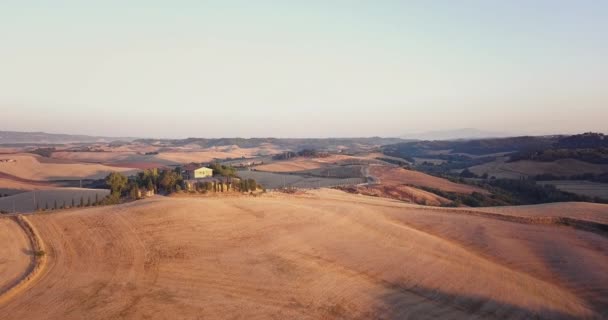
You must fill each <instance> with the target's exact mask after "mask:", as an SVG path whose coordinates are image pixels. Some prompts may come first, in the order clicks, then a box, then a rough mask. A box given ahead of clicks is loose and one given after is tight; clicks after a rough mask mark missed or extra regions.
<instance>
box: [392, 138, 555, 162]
mask: <svg viewBox="0 0 608 320" xmlns="http://www.w3.org/2000/svg"><path fill="white" fill-rule="evenodd" d="M556 141H557V138H556V137H533V136H524V137H511V138H492V139H477V140H454V141H412V142H402V143H397V144H392V145H385V146H383V147H382V151H383V152H384V154H386V155H389V156H394V157H400V158H403V157H426V158H433V159H441V156H442V154H440V153H438V152H441V151H444V154H443V155H444V156H445V155H447V153H449V154H451V155H453V154H455V153H463V154H472V155H484V154H493V153H503V152H515V151H520V150H538V149H544V148H546V147H550V146H552V145H553V143H555V142H556Z"/></svg>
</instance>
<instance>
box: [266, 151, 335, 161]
mask: <svg viewBox="0 0 608 320" xmlns="http://www.w3.org/2000/svg"><path fill="white" fill-rule="evenodd" d="M296 157H307V158H324V157H329V152H325V151H319V150H316V149H302V150H300V151H298V152H293V151H285V152H283V153H280V154H277V155H274V156H273V157H272V159H274V160H287V159H291V158H296Z"/></svg>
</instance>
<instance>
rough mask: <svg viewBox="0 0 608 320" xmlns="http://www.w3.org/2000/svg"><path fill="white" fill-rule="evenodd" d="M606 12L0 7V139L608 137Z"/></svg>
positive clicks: (534, 4) (541, 6) (537, 6)
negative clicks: (478, 133)
mask: <svg viewBox="0 0 608 320" xmlns="http://www.w3.org/2000/svg"><path fill="white" fill-rule="evenodd" d="M607 57H608V1H599V0H598V1H585V0H581V1H560V0H552V1H544V0H537V1H520V0H512V1H492V0H486V1H471V0H462V1H451V0H450V1H447V0H446V1H382V0H376V1H371V0H370V1H356V0H351V1H340V0H334V1H327V0H326V1H314V0H309V1H287V0H284V1H263V0H259V1H230V0H223V1H203V0H198V1H180V0H174V1H154V0H147V1H139V0H131V1H115V0H106V1H85V0H79V1H65V0H47V1H13V0H0V130H15V131H45V132H53V133H78V134H89V135H106V136H134V137H165V138H184V137H235V136H239V137H269V136H273V137H354V136H357V137H359V136H400V135H403V134H405V133H412V132H425V131H437V130H449V129H456V128H478V129H481V130H488V131H499V132H513V133H526V134H546V133H575V132H585V131H600V132H608V86H607V84H608V58H607Z"/></svg>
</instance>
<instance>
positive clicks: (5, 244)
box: [0, 217, 31, 301]
mask: <svg viewBox="0 0 608 320" xmlns="http://www.w3.org/2000/svg"><path fill="white" fill-rule="evenodd" d="M0 244H2V245H0V297H2V294H4V293H6V291H7V290H8V289H9V288H11V287H13V286H14V285H15V284H16V283H18V282H19V280H21V278H22V277H23V276H24V275H25V274H26V273H27V272H28V271H29V268H30V262H31V256H30V255H31V252H30V251H31V245H30V242H29V239H28V237H27V236H26V234H25V232H24V231H23V229H21V227H20V226H19V225H18V224H17V222H15V220H13V219H12V218H8V217H0ZM0 301H1V300H0Z"/></svg>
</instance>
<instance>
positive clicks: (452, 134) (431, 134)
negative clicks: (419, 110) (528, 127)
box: [401, 128, 516, 140]
mask: <svg viewBox="0 0 608 320" xmlns="http://www.w3.org/2000/svg"><path fill="white" fill-rule="evenodd" d="M512 136H516V134H512V133H506V132H494V131H483V130H479V129H474V128H462V129H454V130H437V131H427V132H419V133H410V134H405V135H403V136H401V138H403V139H415V140H472V139H484V138H504V137H512Z"/></svg>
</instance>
